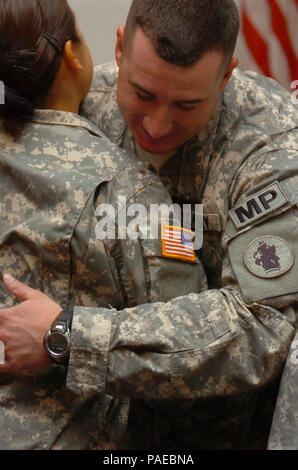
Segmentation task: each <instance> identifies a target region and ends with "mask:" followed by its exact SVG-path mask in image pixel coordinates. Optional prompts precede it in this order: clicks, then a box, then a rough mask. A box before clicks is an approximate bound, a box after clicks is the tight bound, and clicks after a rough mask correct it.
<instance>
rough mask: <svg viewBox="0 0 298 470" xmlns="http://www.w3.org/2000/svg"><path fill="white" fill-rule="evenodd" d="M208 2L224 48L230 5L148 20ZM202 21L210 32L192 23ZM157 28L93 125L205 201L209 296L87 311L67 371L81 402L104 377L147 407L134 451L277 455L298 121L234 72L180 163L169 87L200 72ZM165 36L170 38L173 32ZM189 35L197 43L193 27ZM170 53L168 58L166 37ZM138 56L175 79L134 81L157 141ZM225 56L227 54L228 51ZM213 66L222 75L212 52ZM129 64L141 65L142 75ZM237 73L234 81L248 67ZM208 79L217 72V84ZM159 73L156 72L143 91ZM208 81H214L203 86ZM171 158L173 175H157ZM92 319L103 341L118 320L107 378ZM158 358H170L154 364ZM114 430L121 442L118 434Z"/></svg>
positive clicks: (279, 99)
mask: <svg viewBox="0 0 298 470" xmlns="http://www.w3.org/2000/svg"><path fill="white" fill-rule="evenodd" d="M148 2H149V0H148ZM148 2H146V3H147V4H148V5H149V3H148ZM141 4H142V1H140V2H139V1H137V0H134V1H133V4H132V5H133V6H137V8H141ZM155 4H157V5H158V8H157V10H155V9H154V6H156V5H155ZM197 4H200V5H201V6H202V9H203V10H204V8H207V10H208V11H209V12H210V16H209V17H208V21H209V22H208V23H206V24H207V25H208V26H207V28H206V29H207V30H208V31H211V32H212V34H211V36H212V35H216V33H217V32H218V29H220V28H217V27H216V28H215V26H214V25H215V24H217V25H219V24H224V22H223V21H218V16H217V13H218V14H220V12H221V14H224V13H223V12H225V11H226V12H228V11H229V12H231V2H229V1H228V0H227V1H223V0H221V1H218V2H217V1H213V2H212V3H211V2H207V1H204V0H200V1H196V2H195V1H190V0H187V1H186V0H185V2H183V0H181V1H180V0H179V1H178V0H175V1H170V0H167V2H162V1H158V0H152V1H150V6H151V7H152V8H148V11H150V13H151V12H154V11H155V13H156V11H157V13H156V16H155V20H157V19H158V15H159V17H160V18H161V19H163V18H165V17H166V16H165V15H166V14H167V20H168V21H167V23H168V24H171V22H170V19H171V20H172V21H173V18H174V19H175V17H176V18H178V16H179V17H183V15H181V13H182V12H185V14H186V15H187V11H188V12H189V10H188V6H189V5H190V9H192V8H196V5H197ZM221 6H222V7H221ZM164 8H165V9H166V10H167V11H166V13H165V11H162V9H164ZM176 8H178V9H180V10H179V11H180V15H178V13H177V11H178V10H177V9H176ZM131 12H133V10H131ZM205 14H206V11H205ZM191 17H193V18H194V23H196V24H197V25H198V24H201V23H200V21H199V18H198V17H195V16H194V12H193V11H191ZM201 17H202V11H200V18H201ZM212 18H214V23H213V28H212V26H211V25H210V22H211V19H212ZM187 20H188V21H189V18H187ZM216 20H217V23H216ZM221 20H222V18H221ZM163 23H166V22H164V21H163ZM182 23H183V21H182ZM211 23H212V22H211ZM144 24H145V23H143V24H139V25H138V26H140V28H139V29H138V30H137V32H135V34H136V35H138V36H137V39H138V41H136V40H135V39H136V38H134V36H133V35H132V41H133V44H134V48H132V49H129V54H128V56H125V55H123V57H121V53H123V49H122V50H121V47H122V38H123V30H121V29H120V30H118V46H117V47H118V53H119V52H120V56H119V54H118V57H117V60H118V65H119V72H120V75H119V77H120V78H121V79H120V80H119V83H118V97H117V76H118V75H117V72H118V71H117V67H116V65H115V64H111V65H106V66H102V67H98V68H97V69H96V73H95V77H94V81H93V86H92V89H91V92H90V93H89V95H88V97H87V99H86V101H85V103H84V106H83V108H82V113H83V114H84V115H85V116H87V117H88V118H89V119H91V120H92V121H93V122H94V123H96V124H97V125H99V127H100V128H101V129H103V130H104V132H105V133H106V134H107V135H108V136H109V138H110V139H111V140H112V141H113V142H115V143H117V144H118V145H120V146H122V147H123V148H125V149H127V150H130V151H132V152H134V153H136V154H137V155H138V156H139V157H140V158H141V159H145V160H146V161H147V162H149V163H147V164H148V165H149V166H150V169H151V170H153V169H154V170H155V172H156V173H157V174H158V176H159V177H160V179H161V180H162V181H163V182H164V184H165V186H166V187H167V189H168V191H169V192H170V194H171V196H172V198H173V200H174V201H175V202H179V203H184V202H192V203H196V202H199V203H203V205H204V246H203V248H202V250H201V251H200V253H199V256H200V258H201V260H202V262H203V265H204V268H205V270H206V273H207V278H208V287H209V290H207V291H204V292H202V293H192V294H189V295H187V296H182V297H180V298H176V299H174V300H171V301H169V302H167V303H152V304H147V305H143V306H137V307H134V308H133V309H129V310H127V309H124V310H122V311H120V312H116V311H111V312H109V316H108V314H107V313H104V312H102V311H99V310H98V309H92V310H90V309H86V308H84V307H76V308H75V313H74V325H75V330H74V331H72V346H71V349H73V351H74V354H73V357H72V356H71V358H70V364H72V360H73V364H75V359H76V364H79V366H77V368H76V369H75V368H73V370H72V372H71V371H70V370H69V371H68V376H67V385H68V387H69V388H70V389H72V390H73V391H75V392H81V391H84V392H85V393H87V392H88V391H94V390H96V389H98V387H100V385H99V377H100V376H101V374H103V373H104V374H106V376H105V384H103V388H102V390H104V391H105V392H107V393H109V394H111V395H113V396H115V397H117V396H118V397H119V396H127V397H128V396H133V397H135V398H136V399H135V400H132V401H131V404H130V413H129V421H128V433H127V440H128V443H127V447H130V448H151V449H152V448H155V449H156V448H161V449H162V448H163V449H177V448H179V449H181V448H188V449H190V448H193V449H245V448H250V449H260V448H261V449H262V448H265V447H266V441H267V438H268V435H269V430H270V426H271V420H272V413H273V408H274V403H275V398H276V393H277V390H278V385H279V380H280V376H281V373H282V370H283V366H284V363H285V361H286V358H287V355H288V353H289V350H290V346H291V343H292V341H293V338H294V335H295V330H296V326H297V300H298V292H297V269H298V265H297V256H298V246H297V243H298V242H297V238H298V237H297V217H298V212H297V203H298V193H297V187H298V185H297V183H298V165H297V110H296V108H295V106H294V105H293V104H292V103H291V101H290V99H289V95H288V94H287V93H286V91H285V90H283V89H282V88H281V87H280V86H278V85H277V84H276V83H275V82H273V81H271V80H268V79H266V78H263V77H260V76H258V75H257V74H255V73H241V72H240V71H238V70H236V69H235V70H230V74H229V75H228V77H227V78H228V79H227V80H226V83H225V87H224V89H223V90H221V92H220V93H219V99H218V102H217V103H216V106H214V110H213V114H212V116H211V117H210V119H209V120H208V123H207V124H206V125H205V126H204V127H203V128H202V129H199V131H198V132H197V133H196V134H195V135H193V136H192V137H191V138H190V139H188V140H185V142H180V143H179V144H178V146H177V150H174V151H173V152H169V151H170V150H171V148H167V146H166V145H165V144H164V143H165V142H168V141H170V142H171V138H173V139H174V138H176V137H173V136H172V135H170V132H171V131H170V130H168V129H167V126H168V124H169V122H168V121H169V120H170V118H169V115H170V111H169V110H167V113H168V114H167V113H165V112H164V108H163V106H162V105H163V104H164V100H165V99H166V98H165V97H166V96H167V92H168V90H170V91H172V89H171V85H172V83H171V80H170V77H172V80H173V82H174V83H176V82H175V79H176V77H178V76H179V74H180V75H181V73H182V71H183V72H184V75H185V76H187V74H188V73H191V72H190V70H191V68H192V65H191V64H188V66H183V65H181V64H179V63H178V64H177V63H175V62H174V63H173V64H172V63H171V61H170V59H169V57H168V56H167V54H168V51H169V50H170V47H165V50H166V53H165V60H163V59H162V56H161V54H160V50H159V49H158V47H157V46H156V43H154V39H153V38H152V35H151V36H150V34H151V30H150V28H153V26H152V24H153V25H154V22H151V24H150V23H149V24H150V27H149V28H148V27H147V29H145V26H144ZM164 26H165V27H166V26H167V25H166V24H165V25H164ZM159 27H161V28H163V25H162V26H160V22H159ZM183 27H184V31H185V24H184V25H183V24H182V28H183ZM187 28H189V23H187ZM187 31H189V30H188V29H187ZM205 34H206V36H207V33H206V30H205ZM189 36H190V35H189ZM148 37H149V38H150V41H149V42H150V44H149V45H148ZM208 37H209V39H210V35H208ZM184 39H186V38H185V35H184ZM146 41H147V42H146ZM162 42H163V44H166V46H169V41H168V42H167V41H165V40H164V35H163V41H162ZM137 44H139V45H140V44H142V47H143V49H142V50H141V52H142V53H143V57H144V64H147V65H148V66H149V67H150V71H148V70H147V75H150V77H151V81H152V80H153V82H154V80H155V79H156V76H158V74H159V73H160V75H161V76H162V77H163V78H160V77H159V79H160V80H163V79H164V77H166V78H165V83H166V85H167V86H164V89H163V92H162V93H161V94H160V96H157V94H154V93H153V91H152V90H151V89H150V83H151V81H150V80H149V81H147V82H146V83H147V87H146V86H142V83H141V86H139V85H140V83H135V81H134V80H132V79H131V80H130V82H129V84H130V85H131V86H132V87H134V88H135V89H136V85H137V87H138V88H137V92H138V93H139V96H138V98H139V99H140V100H141V101H142V102H143V106H144V109H145V104H144V103H145V102H148V103H149V104H148V103H147V106H148V107H149V108H148V109H149V110H148V109H147V114H146V112H140V113H139V117H138V118H139V120H141V118H142V119H143V121H142V125H143V127H145V126H146V128H147V134H149V132H152V138H151V139H150V138H149V137H148V136H147V134H146V133H143V134H142V133H141V134H140V132H141V131H142V129H141V131H140V129H139V128H136V129H135V128H134V125H135V123H134V122H129V119H128V118H130V116H129V111H130V110H131V111H135V110H134V109H133V106H132V105H131V108H130V107H129V106H126V107H124V106H123V102H124V101H125V99H126V98H127V96H123V88H122V89H121V87H123V86H124V85H125V78H126V79H127V76H125V73H127V70H128V77H129V78H131V77H133V72H135V71H136V69H137V67H136V60H137V59H136V57H137V54H139V56H140V55H141V54H140V50H139V49H138V48H137ZM153 44H154V50H153ZM218 44H221V41H219V42H218ZM218 44H217V45H214V48H215V49H220V50H221V48H220V47H219V46H218ZM131 47H132V46H131ZM211 49H212V48H211ZM116 50H117V49H116ZM206 50H207V51H209V50H210V49H206ZM206 50H205V51H204V52H205V55H202V58H201V59H195V60H197V62H195V64H194V66H193V67H196V66H198V67H199V65H200V64H199V63H202V61H203V59H204V58H205V59H206V60H207V59H208V54H207V53H206ZM145 52H146V54H145ZM211 52H212V50H211ZM149 58H150V59H152V60H151V61H149ZM125 59H126V61H125ZM209 59H210V60H209V65H210V68H211V66H212V60H211V59H212V58H211V55H210V54H209ZM129 64H134V66H132V65H131V68H130V67H129ZM156 64H158V67H157V66H156V67H155V65H156ZM231 64H232V67H231V68H232V69H234V68H235V62H234V63H232V62H231ZM124 65H125V66H126V67H127V66H128V69H127V68H126V69H124ZM181 67H182V69H181ZM207 69H208V67H207V66H206V65H205V74H206V73H207V72H206V70H207ZM170 71H171V72H172V74H170ZM143 72H144V70H143ZM163 72H165V73H164V74H163ZM232 72H233V73H232ZM129 73H131V75H129ZM166 73H168V75H166ZM147 75H146V73H145V74H144V73H143V78H144V81H145V79H146V77H147ZM198 77H199V78H200V79H202V80H204V74H201V76H200V75H198ZM127 81H128V80H127ZM153 82H152V83H153ZM148 84H149V85H148ZM179 90H180V95H182V96H183V93H182V92H181V88H180V89H179ZM135 92H136V90H135ZM117 98H118V100H117ZM195 98H199V96H198V97H195ZM180 101H183V103H178V104H179V105H181V104H183V105H184V106H185V105H186V106H188V107H190V106H191V105H192V104H193V103H191V100H189V99H186V100H185V101H186V103H185V102H184V100H180ZM189 101H190V102H189ZM118 105H119V107H120V109H121V111H122V114H124V117H125V119H126V122H125V121H124V119H123V117H122V115H121V113H120V110H119V107H118ZM175 106H177V102H175ZM159 108H160V109H159ZM154 112H156V115H155V120H156V121H157V122H158V124H159V127H161V128H162V127H164V129H163V131H164V133H165V139H163V136H158V126H155V128H154V122H151V123H150V125H151V131H150V129H149V125H148V122H149V119H148V116H149V117H151V121H154V119H153V118H152V116H153V115H154ZM158 112H159V113H160V114H158ZM126 113H127V115H128V118H127V116H126ZM202 114H203V113H202ZM160 116H161V117H160ZM185 119H187V118H186V117H185ZM127 124H129V126H128V125H127ZM156 128H157V130H156ZM153 134H154V135H153ZM168 134H169V135H168ZM177 134H178V133H176V134H175V135H177ZM169 136H170V137H169ZM168 137H169V139H168V141H167V138H168ZM144 142H145V144H146V145H145V144H144ZM140 147H143V149H144V150H146V151H147V153H144V152H143V151H142V148H140ZM168 147H170V146H168ZM173 149H174V147H173V148H172V150H173ZM148 152H149V155H148ZM156 154H157V157H156ZM159 154H162V156H161V158H162V159H163V162H162V165H159V164H158V163H156V161H157V160H158V156H160V155H159ZM24 289H25V288H24ZM12 290H13V289H12ZM24 310H25V306H24ZM49 310H50V307H49ZM90 312H94V314H96V315H94V317H93V320H94V323H93V324H94V331H102V330H103V325H105V324H107V327H106V328H107V330H108V325H110V321H111V322H112V329H111V331H109V333H107V336H108V337H109V338H110V340H107V341H106V343H105V341H104V340H103V339H102V338H97V341H95V340H94V338H92V340H93V343H92V344H93V348H94V349H93V351H94V354H95V355H96V351H101V350H102V347H103V344H106V358H107V361H108V366H107V367H106V366H105V365H103V364H100V363H99V362H97V363H96V365H98V368H95V367H94V361H95V358H94V359H93V358H92V355H91V353H90V354H89V355H88V353H86V350H87V348H86V349H84V351H83V352H84V355H82V357H84V358H88V359H89V360H90V367H85V365H86V362H87V359H85V361H82V360H81V362H79V346H80V347H82V348H84V345H85V344H87V345H90V336H91V335H90V330H89V328H88V321H87V316H88V314H89V313H90ZM169 312H171V317H170V318H169V317H168V315H169ZM13 313H15V310H12V311H11V314H13ZM166 318H167V320H165V319H166ZM118 319H119V320H120V321H121V323H120V322H119V323H118ZM149 319H151V321H156V325H157V327H159V331H158V333H159V338H160V343H159V344H158V345H157V344H156V343H155V344H154V343H153V341H152V337H151V335H149V334H148V329H147V328H146V325H147V323H146V322H147V321H149ZM152 319H153V320H152ZM179 325H181V326H182V325H183V328H186V327H187V326H189V325H190V326H192V331H191V332H190V334H189V336H188V335H187V334H186V333H185V332H184V331H182V330H181V331H179ZM76 330H78V331H79V332H80V334H79V335H78V334H76ZM107 330H106V331H107ZM146 344H147V345H148V347H146V346H145V345H146ZM153 344H154V346H153ZM78 345H79V346H78ZM81 345H82V346H81ZM140 345H142V346H141V348H140ZM149 350H150V351H155V352H161V353H162V352H163V353H167V354H160V355H158V354H155V355H154V357H153V356H152V357H151V355H150V353H149ZM144 351H145V352H144ZM166 371H168V372H166ZM128 375H129V376H130V380H127V379H128ZM144 378H146V381H145V382H144ZM157 384H158V385H157ZM294 389H295V384H294V387H293V389H292V390H294ZM288 396H289V398H290V399H291V404H290V405H288V409H290V408H291V407H292V409H293V410H294V409H295V404H296V402H297V394H296V393H295V391H294V393H293V394H291V396H290V394H289V395H288ZM144 398H145V400H146V401H144ZM149 399H151V401H148V400H149ZM152 399H154V401H152ZM165 399H166V400H165ZM296 407H297V406H296ZM293 413H294V411H293ZM144 423H146V426H144ZM105 430H106V432H109V427H108V426H107V427H106V428H105ZM295 439H296V436H291V442H289V441H288V446H292V447H294V446H295ZM280 442H281V440H280Z"/></svg>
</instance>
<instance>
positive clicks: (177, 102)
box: [116, 27, 235, 154]
mask: <svg viewBox="0 0 298 470" xmlns="http://www.w3.org/2000/svg"><path fill="white" fill-rule="evenodd" d="M123 32H124V28H123V27H119V28H118V31H117V35H118V36H117V44H116V60H117V63H118V67H119V77H118V91H117V94H118V104H119V108H120V111H121V113H122V115H123V117H124V119H125V121H126V123H127V125H128V127H129V128H130V130H131V132H132V134H133V136H134V138H135V140H136V141H137V142H138V144H139V145H140V146H141V147H142V148H143V149H144V150H146V151H147V152H150V153H155V154H159V153H166V152H168V151H171V150H174V149H176V148H177V147H179V146H180V145H182V144H184V143H185V142H186V141H188V140H190V139H191V138H192V137H193V136H194V135H196V134H197V133H198V132H200V131H201V130H202V129H203V128H204V127H205V126H206V124H207V123H208V121H209V120H210V118H211V117H212V115H213V113H214V110H215V108H216V105H217V103H218V98H219V95H220V93H221V92H222V91H223V89H224V87H225V85H226V84H227V82H228V80H229V78H230V75H231V73H232V71H231V72H230V68H229V71H228V72H227V74H226V75H225V76H224V77H223V73H222V74H220V71H221V67H222V63H223V56H222V54H221V53H220V52H218V51H215V50H214V51H210V52H207V53H206V54H205V55H204V56H203V57H202V58H201V59H200V60H199V61H198V62H197V63H195V64H194V65H193V66H191V67H180V66H176V65H173V64H170V63H168V62H166V61H165V60H163V59H161V58H160V57H159V56H158V55H157V53H156V52H155V51H154V49H153V46H152V45H151V42H150V40H149V39H148V38H147V36H146V35H145V34H144V33H143V32H142V30H141V29H138V30H137V31H136V33H135V35H134V37H133V39H132V44H131V46H130V50H129V51H125V52H123V49H122V39H123ZM234 66H235V65H234ZM234 66H233V68H234Z"/></svg>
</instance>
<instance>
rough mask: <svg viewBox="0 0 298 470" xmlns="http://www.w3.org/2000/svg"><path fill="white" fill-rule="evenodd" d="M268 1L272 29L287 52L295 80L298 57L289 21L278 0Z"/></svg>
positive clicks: (297, 72)
mask: <svg viewBox="0 0 298 470" xmlns="http://www.w3.org/2000/svg"><path fill="white" fill-rule="evenodd" d="M297 1H298V0H297ZM267 2H268V3H269V6H270V10H271V21H272V29H273V31H274V33H275V35H276V37H277V38H278V40H279V42H280V44H281V46H282V48H283V50H284V53H285V54H286V57H287V60H288V63H289V68H290V72H291V77H292V80H295V79H296V78H297V77H298V59H297V57H296V54H295V52H294V49H293V47H292V44H291V40H290V37H289V34H288V28H287V21H286V19H285V17H284V15H283V12H282V11H281V9H280V8H279V6H278V4H277V3H276V0H267Z"/></svg>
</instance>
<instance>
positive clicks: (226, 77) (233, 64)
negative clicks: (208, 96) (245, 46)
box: [220, 57, 239, 93]
mask: <svg viewBox="0 0 298 470" xmlns="http://www.w3.org/2000/svg"><path fill="white" fill-rule="evenodd" d="M238 65H239V59H238V57H232V59H231V61H230V63H229V65H228V68H227V69H226V72H225V74H224V76H223V79H222V83H221V86H220V93H221V92H223V91H224V89H225V87H226V86H227V84H228V83H229V80H230V78H231V75H232V73H233V70H234V69H235V68H236V67H238Z"/></svg>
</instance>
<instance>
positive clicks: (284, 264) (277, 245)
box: [244, 235, 295, 279]
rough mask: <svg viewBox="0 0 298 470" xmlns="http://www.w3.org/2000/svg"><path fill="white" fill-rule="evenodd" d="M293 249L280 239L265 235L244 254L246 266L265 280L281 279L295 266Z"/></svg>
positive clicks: (256, 240) (249, 246)
mask: <svg viewBox="0 0 298 470" xmlns="http://www.w3.org/2000/svg"><path fill="white" fill-rule="evenodd" d="M294 259H295V255H294V252H293V249H292V247H291V246H290V245H289V244H288V243H287V242H286V240H283V239H282V238H280V237H275V236H271V235H265V236H262V237H258V238H256V239H255V240H253V241H252V242H251V243H250V244H249V245H248V247H247V248H246V250H245V252H244V264H245V266H246V267H247V269H248V270H249V271H250V272H251V273H252V274H254V275H255V276H258V277H261V278H263V279H271V278H276V277H280V276H282V275H283V274H285V273H287V272H288V271H289V270H290V269H291V267H292V266H293V263H294Z"/></svg>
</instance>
